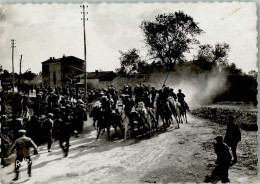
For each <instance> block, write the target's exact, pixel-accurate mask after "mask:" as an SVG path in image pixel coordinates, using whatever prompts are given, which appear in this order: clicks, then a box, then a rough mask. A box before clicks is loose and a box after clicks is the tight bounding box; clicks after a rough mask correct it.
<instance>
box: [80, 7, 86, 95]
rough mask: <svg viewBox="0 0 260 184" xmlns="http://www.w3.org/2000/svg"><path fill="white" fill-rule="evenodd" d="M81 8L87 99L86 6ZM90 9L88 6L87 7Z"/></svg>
mask: <svg viewBox="0 0 260 184" xmlns="http://www.w3.org/2000/svg"><path fill="white" fill-rule="evenodd" d="M80 7H82V8H83V12H82V14H83V18H82V20H83V32H84V65H85V66H84V70H85V72H84V99H85V98H86V97H87V47H86V30H85V19H86V18H85V5H84V4H83V5H81V6H80ZM86 7H88V6H86Z"/></svg>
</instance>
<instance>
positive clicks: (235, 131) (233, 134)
mask: <svg viewBox="0 0 260 184" xmlns="http://www.w3.org/2000/svg"><path fill="white" fill-rule="evenodd" d="M234 120H235V118H234V117H233V116H229V123H228V125H227V131H226V136H225V139H224V142H225V143H226V144H227V145H228V146H229V147H230V148H231V151H232V155H233V160H232V165H234V164H236V163H237V152H236V151H237V145H238V142H239V141H241V131H240V129H239V126H238V125H237V124H235V123H234Z"/></svg>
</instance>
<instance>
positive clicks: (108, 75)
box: [78, 71, 118, 81]
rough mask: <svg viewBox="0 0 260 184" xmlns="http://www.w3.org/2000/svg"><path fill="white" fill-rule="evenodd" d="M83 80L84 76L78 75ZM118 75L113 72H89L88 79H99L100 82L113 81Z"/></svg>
mask: <svg viewBox="0 0 260 184" xmlns="http://www.w3.org/2000/svg"><path fill="white" fill-rule="evenodd" d="M78 76H79V77H80V78H81V79H84V74H80V75H78ZM117 76H118V75H117V74H116V73H114V72H113V71H101V72H88V74H87V79H99V80H100V81H112V80H114V78H116V77H117Z"/></svg>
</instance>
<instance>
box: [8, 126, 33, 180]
mask: <svg viewBox="0 0 260 184" xmlns="http://www.w3.org/2000/svg"><path fill="white" fill-rule="evenodd" d="M19 133H20V134H21V137H20V138H18V139H16V140H15V142H14V144H13V146H12V147H11V149H10V152H9V155H10V154H11V153H12V152H13V151H14V149H16V155H17V156H16V160H15V163H14V167H15V173H16V176H15V178H14V179H13V180H18V178H19V169H20V166H21V162H22V161H25V162H27V164H28V175H29V177H31V172H32V160H31V155H30V147H33V148H34V154H38V150H37V146H36V144H35V143H34V142H33V140H32V139H31V138H29V137H26V136H25V133H26V130H23V129H21V130H19Z"/></svg>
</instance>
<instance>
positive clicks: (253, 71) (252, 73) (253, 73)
mask: <svg viewBox="0 0 260 184" xmlns="http://www.w3.org/2000/svg"><path fill="white" fill-rule="evenodd" d="M248 75H250V76H252V77H253V78H254V79H257V75H258V72H257V71H255V70H250V71H249V72H248Z"/></svg>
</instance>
